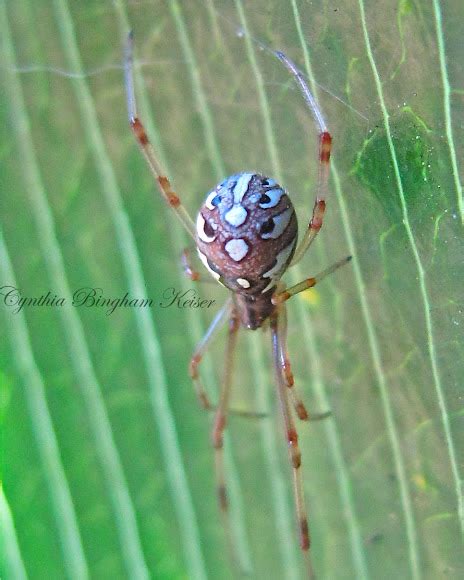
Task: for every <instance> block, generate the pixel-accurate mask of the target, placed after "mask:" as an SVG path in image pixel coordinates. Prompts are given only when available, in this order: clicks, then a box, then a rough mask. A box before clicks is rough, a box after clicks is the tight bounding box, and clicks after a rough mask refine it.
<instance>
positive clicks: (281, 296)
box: [272, 256, 352, 305]
mask: <svg viewBox="0 0 464 580" xmlns="http://www.w3.org/2000/svg"><path fill="white" fill-rule="evenodd" d="M351 258H352V256H346V258H342V259H341V260H339V261H338V262H335V264H332V266H329V267H328V268H326V269H325V270H322V272H319V274H316V276H313V277H311V278H306V279H305V280H303V281H302V282H299V283H298V284H295V285H294V286H291V287H290V288H287V289H286V290H282V291H280V292H276V293H275V294H274V295H273V296H272V303H273V304H275V305H278V304H282V302H285V301H286V300H288V299H289V298H291V297H292V296H295V294H299V293H300V292H303V291H304V290H308V288H312V287H313V286H315V285H316V284H318V283H319V282H320V281H321V280H323V279H324V278H325V277H326V276H329V274H332V273H333V272H335V271H336V270H338V269H339V268H341V267H342V266H344V265H345V264H348V262H349V261H350V260H351Z"/></svg>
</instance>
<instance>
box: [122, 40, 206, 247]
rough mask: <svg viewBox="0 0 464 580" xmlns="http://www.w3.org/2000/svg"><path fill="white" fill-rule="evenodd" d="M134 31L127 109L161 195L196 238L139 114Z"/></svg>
mask: <svg viewBox="0 0 464 580" xmlns="http://www.w3.org/2000/svg"><path fill="white" fill-rule="evenodd" d="M133 44H134V41H133V33H132V32H130V33H129V36H128V38H127V45H126V50H125V58H124V75H125V81H126V96H127V111H128V114H129V123H130V126H131V129H132V132H133V133H134V135H135V138H136V139H137V141H138V144H139V145H140V148H141V150H142V153H143V155H144V157H145V160H146V161H147V163H148V166H149V167H150V170H151V172H152V174H153V176H154V177H155V179H156V182H157V183H158V187H159V189H160V192H161V195H162V196H163V197H164V199H165V200H166V202H167V204H168V205H169V206H170V207H172V209H173V210H174V211H175V213H176V215H177V217H178V218H179V220H180V221H181V223H182V225H183V226H184V227H185V229H186V230H187V232H188V233H189V235H190V236H191V237H192V238H193V239H195V224H194V223H193V221H192V218H191V217H190V216H189V214H188V213H187V210H186V209H185V207H184V206H183V205H182V204H181V202H180V199H179V197H178V196H177V194H176V193H175V192H174V191H173V189H172V187H171V183H170V181H169V179H168V178H167V176H166V175H165V173H164V171H163V169H162V167H161V165H160V163H159V161H158V159H157V157H156V154H155V150H154V149H153V145H152V144H151V143H150V140H149V139H148V135H147V132H146V131H145V127H144V126H143V123H142V121H141V120H140V119H139V117H138V114H137V105H136V100H135V88H134V70H133V69H134V64H133V62H134V59H133Z"/></svg>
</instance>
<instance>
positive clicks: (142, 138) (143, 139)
mask: <svg viewBox="0 0 464 580" xmlns="http://www.w3.org/2000/svg"><path fill="white" fill-rule="evenodd" d="M130 125H131V127H132V131H133V132H134V135H135V137H136V139H137V141H138V142H139V143H140V145H142V147H145V146H146V145H147V144H148V136H147V134H146V133H145V129H144V128H143V125H142V123H141V122H140V120H139V119H138V117H134V118H133V119H131V121H130Z"/></svg>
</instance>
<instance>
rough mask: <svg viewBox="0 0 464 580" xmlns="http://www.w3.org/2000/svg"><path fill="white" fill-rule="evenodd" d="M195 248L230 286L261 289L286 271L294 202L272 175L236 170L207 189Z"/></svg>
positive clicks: (251, 290) (290, 251)
mask: <svg viewBox="0 0 464 580" xmlns="http://www.w3.org/2000/svg"><path fill="white" fill-rule="evenodd" d="M196 230H197V231H196V241H197V247H198V253H199V256H200V258H201V260H202V262H203V263H204V264H205V266H206V267H207V268H208V270H209V271H210V273H211V274H212V275H213V276H214V277H215V278H216V279H217V280H219V281H220V282H221V283H222V284H223V285H224V286H226V287H227V288H229V289H230V290H232V291H234V292H237V293H240V294H246V295H257V294H258V295H260V294H263V293H265V292H267V291H268V290H270V289H271V288H273V287H274V286H275V284H276V282H277V281H278V280H279V279H280V277H281V276H282V274H283V273H284V272H285V270H286V268H287V266H288V264H289V263H290V260H291V259H292V256H293V252H294V250H295V245H296V241H297V237H298V224H297V219H296V214H295V210H294V208H293V204H292V202H291V201H290V198H289V196H288V195H287V193H286V192H285V190H284V189H283V188H282V187H281V186H280V185H278V184H277V183H276V182H275V181H274V180H273V179H270V178H268V177H266V176H264V175H260V174H258V173H238V174H236V175H231V176H230V177H228V178H227V179H225V180H224V181H222V182H221V183H220V184H219V185H218V186H217V187H216V188H215V189H214V190H213V191H212V192H210V193H209V194H208V196H207V198H206V200H205V203H204V204H203V206H202V207H201V208H200V211H199V213H198V217H197V224H196Z"/></svg>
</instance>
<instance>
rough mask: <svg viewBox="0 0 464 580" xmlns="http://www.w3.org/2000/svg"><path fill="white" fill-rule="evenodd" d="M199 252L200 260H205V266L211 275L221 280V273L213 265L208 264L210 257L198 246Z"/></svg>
mask: <svg viewBox="0 0 464 580" xmlns="http://www.w3.org/2000/svg"><path fill="white" fill-rule="evenodd" d="M197 252H198V256H199V258H200V260H201V261H202V262H203V264H204V266H205V268H206V269H207V270H208V272H209V273H210V274H211V276H212V277H213V278H215V279H216V280H217V281H218V282H219V278H220V277H221V275H220V274H218V273H217V272H215V271H214V270H213V269H212V268H211V266H210V265H209V264H208V258H207V257H206V256H205V255H204V254H202V253H201V252H200V250H198V248H197Z"/></svg>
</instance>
